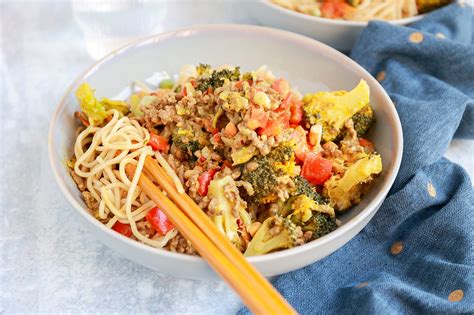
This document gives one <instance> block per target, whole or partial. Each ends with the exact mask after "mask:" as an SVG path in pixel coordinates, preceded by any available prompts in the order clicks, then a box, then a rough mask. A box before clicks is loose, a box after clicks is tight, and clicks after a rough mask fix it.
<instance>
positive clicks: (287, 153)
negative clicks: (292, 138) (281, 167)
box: [267, 144, 294, 163]
mask: <svg viewBox="0 0 474 315" xmlns="http://www.w3.org/2000/svg"><path fill="white" fill-rule="evenodd" d="M293 151H294V148H293V147H292V146H291V145H289V144H282V145H280V146H278V147H276V148H274V149H273V150H271V151H270V153H269V154H268V155H267V156H268V158H269V159H270V160H271V161H272V162H280V163H284V162H287V161H289V160H290V159H291V158H292V157H293Z"/></svg>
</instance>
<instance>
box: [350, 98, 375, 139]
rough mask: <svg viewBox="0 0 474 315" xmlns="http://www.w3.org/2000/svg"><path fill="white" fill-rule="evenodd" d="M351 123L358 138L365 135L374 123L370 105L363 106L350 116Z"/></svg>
mask: <svg viewBox="0 0 474 315" xmlns="http://www.w3.org/2000/svg"><path fill="white" fill-rule="evenodd" d="M352 121H353V122H354V130H355V131H356V132H357V135H358V136H359V137H360V136H362V135H365V134H366V133H367V132H368V131H369V129H370V127H372V125H373V124H374V122H375V117H374V110H373V109H372V106H370V104H367V105H366V106H364V107H363V108H362V109H361V110H359V111H358V112H357V113H355V114H354V116H352Z"/></svg>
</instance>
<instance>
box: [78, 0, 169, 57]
mask: <svg viewBox="0 0 474 315" xmlns="http://www.w3.org/2000/svg"><path fill="white" fill-rule="evenodd" d="M72 9H73V12H74V17H75V19H76V21H77V23H78V24H79V26H80V28H81V30H82V31H83V33H84V39H85V43H86V48H87V51H88V53H89V54H90V56H91V57H92V58H94V59H99V58H101V57H103V56H104V55H106V54H107V53H109V52H111V51H112V50H114V49H116V48H118V47H120V46H123V45H124V44H127V43H129V42H131V41H133V40H136V39H138V38H140V37H144V36H147V35H150V34H153V33H159V32H161V31H163V19H164V17H165V15H166V10H167V7H166V1H157V0H72Z"/></svg>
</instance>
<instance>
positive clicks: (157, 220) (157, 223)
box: [145, 207, 174, 235]
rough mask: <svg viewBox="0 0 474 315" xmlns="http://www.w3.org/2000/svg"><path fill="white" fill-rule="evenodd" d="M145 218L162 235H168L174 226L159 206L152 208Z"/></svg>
mask: <svg viewBox="0 0 474 315" xmlns="http://www.w3.org/2000/svg"><path fill="white" fill-rule="evenodd" d="M145 218H146V220H147V221H148V223H150V225H151V227H152V228H153V229H154V230H155V231H156V233H158V234H160V235H166V233H168V232H169V231H171V230H172V229H173V228H174V225H173V223H172V222H171V221H170V220H169V219H168V217H167V216H166V215H165V214H164V213H163V211H161V210H160V209H159V208H158V207H154V208H151V210H150V211H148V213H147V215H146V217H145Z"/></svg>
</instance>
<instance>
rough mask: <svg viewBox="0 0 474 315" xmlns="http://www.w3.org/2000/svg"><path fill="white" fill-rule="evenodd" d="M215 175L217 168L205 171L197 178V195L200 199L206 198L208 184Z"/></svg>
mask: <svg viewBox="0 0 474 315" xmlns="http://www.w3.org/2000/svg"><path fill="white" fill-rule="evenodd" d="M216 173H217V168H213V169H210V170H207V171H205V172H204V173H202V174H201V175H200V176H199V178H198V182H199V187H198V190H197V192H198V194H199V195H200V196H201V197H204V196H207V190H208V188H209V184H210V183H211V180H212V179H213V178H214V175H216Z"/></svg>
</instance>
